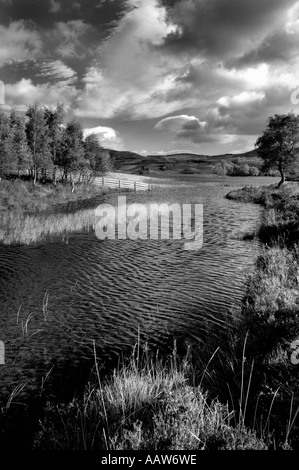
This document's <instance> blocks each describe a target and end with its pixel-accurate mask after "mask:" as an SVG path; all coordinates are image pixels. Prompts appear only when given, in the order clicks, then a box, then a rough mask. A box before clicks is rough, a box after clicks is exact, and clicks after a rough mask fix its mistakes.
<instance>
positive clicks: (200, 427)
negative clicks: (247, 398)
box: [34, 349, 267, 450]
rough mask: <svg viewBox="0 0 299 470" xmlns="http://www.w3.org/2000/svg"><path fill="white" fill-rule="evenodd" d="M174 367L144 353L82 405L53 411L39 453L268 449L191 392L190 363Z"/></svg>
mask: <svg viewBox="0 0 299 470" xmlns="http://www.w3.org/2000/svg"><path fill="white" fill-rule="evenodd" d="M168 359H169V360H168V362H165V360H162V359H160V358H159V357H157V355H156V356H155V355H151V354H149V352H148V350H147V349H145V351H144V354H142V357H140V355H139V354H138V353H137V349H136V350H135V353H134V354H133V355H132V358H131V360H130V362H129V364H128V365H124V366H123V367H121V368H120V369H118V370H115V371H114V373H113V376H112V377H111V378H110V379H109V380H108V381H105V382H104V383H102V382H101V379H100V376H99V374H98V371H97V374H96V375H97V380H96V382H94V383H89V384H88V386H87V388H86V391H85V393H84V396H83V399H82V400H80V399H78V398H75V399H74V400H73V401H72V402H71V403H69V404H66V405H61V404H58V405H55V404H50V403H48V405H47V408H46V411H45V417H44V419H43V420H42V421H41V424H40V430H39V432H38V434H37V435H36V438H35V445H34V448H35V449H38V450H59V449H63V450H103V449H105V450H144V449H147V450H149V449H150V450H218V449H228V450H241V449H242V450H244V449H266V448H267V446H266V445H265V443H264V442H263V441H262V440H261V439H258V438H257V437H256V435H255V433H254V432H251V431H250V430H248V429H246V427H245V426H244V425H243V423H240V425H238V426H237V427H233V426H232V425H231V421H232V416H233V414H234V413H233V412H231V411H230V410H229V409H228V406H227V405H223V404H221V403H220V402H219V401H218V400H210V399H209V397H208V394H207V393H205V392H203V390H202V389H201V387H199V386H197V387H196V386H191V385H190V377H189V369H190V361H189V358H188V357H185V358H184V360H180V359H179V358H177V357H176V352H175V350H174V354H173V355H172V356H171V357H170V358H168Z"/></svg>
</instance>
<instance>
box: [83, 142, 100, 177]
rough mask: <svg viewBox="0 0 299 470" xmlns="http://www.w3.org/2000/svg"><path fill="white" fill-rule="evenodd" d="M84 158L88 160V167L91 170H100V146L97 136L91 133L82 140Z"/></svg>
mask: <svg viewBox="0 0 299 470" xmlns="http://www.w3.org/2000/svg"><path fill="white" fill-rule="evenodd" d="M84 148H85V158H86V159H87V160H88V161H89V165H90V168H91V170H92V171H93V172H96V171H102V158H101V155H102V147H101V144H100V142H99V139H98V137H97V136H96V135H95V134H91V135H89V136H87V137H86V139H85V142H84Z"/></svg>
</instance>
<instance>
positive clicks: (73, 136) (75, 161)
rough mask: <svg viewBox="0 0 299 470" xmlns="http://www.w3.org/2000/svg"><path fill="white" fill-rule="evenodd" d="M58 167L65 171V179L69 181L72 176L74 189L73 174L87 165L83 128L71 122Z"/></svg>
mask: <svg viewBox="0 0 299 470" xmlns="http://www.w3.org/2000/svg"><path fill="white" fill-rule="evenodd" d="M57 162H58V165H59V166H60V167H61V168H62V169H63V178H64V180H65V181H67V178H68V174H70V177H71V182H72V185H73V189H74V179H73V173H74V172H77V171H80V170H82V168H83V167H85V165H86V160H85V153H84V141H83V130H82V126H81V124H80V123H79V122H77V121H71V122H69V123H68V124H67V126H66V128H65V129H64V132H63V136H62V139H61V144H60V146H59V150H58V152H57Z"/></svg>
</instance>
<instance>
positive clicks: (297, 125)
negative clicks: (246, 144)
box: [255, 113, 299, 187]
mask: <svg viewBox="0 0 299 470" xmlns="http://www.w3.org/2000/svg"><path fill="white" fill-rule="evenodd" d="M255 146H256V149H257V152H258V155H259V156H260V157H261V158H262V159H263V161H264V166H263V170H264V171H266V170H269V169H277V170H278V171H279V173H280V176H281V180H280V182H279V183H278V187H279V186H281V185H282V184H283V183H284V181H285V172H286V170H289V169H291V168H292V165H294V163H295V160H296V158H297V156H298V150H299V116H296V115H295V114H294V113H289V114H275V116H271V117H270V118H269V120H268V126H267V128H266V129H265V131H264V133H263V135H262V136H261V137H259V138H258V139H257V141H256V144H255Z"/></svg>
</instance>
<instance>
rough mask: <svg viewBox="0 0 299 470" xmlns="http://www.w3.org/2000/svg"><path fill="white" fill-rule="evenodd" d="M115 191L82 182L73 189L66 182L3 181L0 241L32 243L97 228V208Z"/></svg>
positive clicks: (0, 208)
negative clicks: (34, 183) (102, 199)
mask: <svg viewBox="0 0 299 470" xmlns="http://www.w3.org/2000/svg"><path fill="white" fill-rule="evenodd" d="M124 191H125V192H126V190H122V192H124ZM111 192H113V190H109V189H108V188H98V187H96V186H93V185H91V184H90V185H78V186H77V187H76V190H75V191H74V192H73V193H72V191H71V187H70V186H65V185H57V186H56V187H55V186H53V185H52V184H44V185H42V184H37V185H35V186H34V185H33V184H32V183H31V182H26V181H21V180H12V181H7V180H3V181H0V242H2V243H4V244H7V245H11V244H24V245H29V244H31V243H36V242H39V241H41V240H44V239H45V238H46V237H49V236H56V235H64V234H68V233H75V232H80V231H83V230H88V231H89V230H91V229H92V230H93V229H94V225H95V214H94V208H95V207H96V205H97V204H99V198H100V197H103V196H105V195H106V194H109V193H111Z"/></svg>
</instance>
